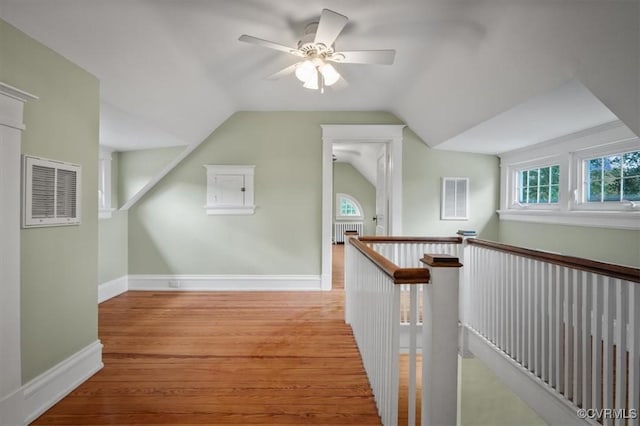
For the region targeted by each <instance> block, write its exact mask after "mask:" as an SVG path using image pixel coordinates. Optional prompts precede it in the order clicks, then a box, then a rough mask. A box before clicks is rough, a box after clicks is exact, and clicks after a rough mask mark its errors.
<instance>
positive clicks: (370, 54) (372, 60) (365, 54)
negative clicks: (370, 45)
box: [328, 50, 396, 65]
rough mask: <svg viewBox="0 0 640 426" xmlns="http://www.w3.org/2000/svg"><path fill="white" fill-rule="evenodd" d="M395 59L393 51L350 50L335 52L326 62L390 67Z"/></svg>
mask: <svg viewBox="0 0 640 426" xmlns="http://www.w3.org/2000/svg"><path fill="white" fill-rule="evenodd" d="M395 57H396V51H395V50H351V51H345V52H336V53H334V54H333V55H332V56H331V57H330V58H328V60H330V61H333V62H338V63H341V64H377V65H391V64H393V60H394V59H395Z"/></svg>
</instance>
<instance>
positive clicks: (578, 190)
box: [571, 138, 640, 211]
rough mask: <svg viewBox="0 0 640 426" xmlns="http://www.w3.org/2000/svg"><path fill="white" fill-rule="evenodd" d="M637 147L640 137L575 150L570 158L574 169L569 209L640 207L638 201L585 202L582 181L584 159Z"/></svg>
mask: <svg viewBox="0 0 640 426" xmlns="http://www.w3.org/2000/svg"><path fill="white" fill-rule="evenodd" d="M639 147H640V139H638V138H634V139H631V140H628V141H623V142H617V143H613V144H609V145H605V146H599V147H596V148H591V149H584V150H581V151H578V152H575V153H574V154H573V155H572V158H571V162H572V166H573V168H574V170H575V171H576V172H575V173H574V175H573V176H572V178H573V180H572V182H571V191H572V193H573V195H574V196H573V197H572V199H571V209H572V210H583V211H634V210H636V209H640V205H639V204H640V203H637V202H633V203H631V202H628V201H627V202H615V201H607V202H601V203H595V202H587V201H585V199H586V194H585V191H584V189H585V185H584V182H585V179H586V176H585V168H584V161H585V160H587V159H590V158H597V157H606V156H608V155H612V154H618V153H622V152H629V151H638V150H640V148H639Z"/></svg>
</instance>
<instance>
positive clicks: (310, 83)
mask: <svg viewBox="0 0 640 426" xmlns="http://www.w3.org/2000/svg"><path fill="white" fill-rule="evenodd" d="M302 87H304V88H305V89H311V90H318V89H319V88H320V87H319V86H318V71H317V70H316V69H315V68H314V69H313V75H312V76H311V77H309V79H307V81H305V82H304V84H303V85H302Z"/></svg>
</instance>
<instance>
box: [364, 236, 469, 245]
mask: <svg viewBox="0 0 640 426" xmlns="http://www.w3.org/2000/svg"><path fill="white" fill-rule="evenodd" d="M360 241H363V242H365V243H435V244H462V237H391V236H382V235H380V236H378V235H365V236H362V237H360Z"/></svg>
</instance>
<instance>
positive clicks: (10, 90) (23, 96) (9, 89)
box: [0, 81, 40, 102]
mask: <svg viewBox="0 0 640 426" xmlns="http://www.w3.org/2000/svg"><path fill="white" fill-rule="evenodd" d="M0 93H1V94H3V95H6V96H10V97H12V98H14V99H17V100H19V101H22V102H26V101H30V100H32V101H35V100H38V99H40V98H39V97H37V96H36V95H32V94H31V93H29V92H25V91H24V90H21V89H18V88H17V87H14V86H11V85H9V84H7V83H3V82H2V81H0Z"/></svg>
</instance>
